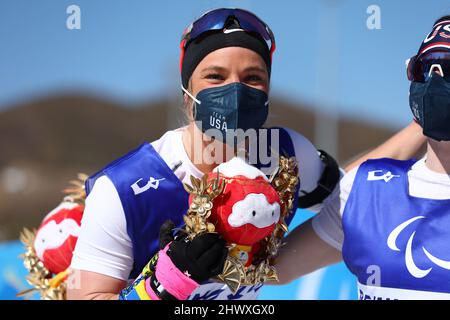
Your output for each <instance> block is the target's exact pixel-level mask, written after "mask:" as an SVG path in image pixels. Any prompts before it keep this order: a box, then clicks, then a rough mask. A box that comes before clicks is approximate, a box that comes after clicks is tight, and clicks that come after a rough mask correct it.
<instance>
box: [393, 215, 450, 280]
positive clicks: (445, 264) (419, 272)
mask: <svg viewBox="0 0 450 320" xmlns="http://www.w3.org/2000/svg"><path fill="white" fill-rule="evenodd" d="M421 219H426V217H424V216H416V217H413V218H411V219H409V220H406V221H405V222H403V223H401V224H400V225H398V226H397V227H396V228H395V229H394V230H392V232H391V233H390V234H389V237H388V239H387V245H388V247H389V249H391V250H393V251H399V252H400V251H401V250H400V249H399V248H398V246H397V244H396V241H397V238H398V237H399V235H400V234H401V233H402V232H403V230H405V229H406V227H408V226H409V225H410V224H412V223H414V222H415V221H418V220H421ZM416 232H417V230H415V231H413V232H412V233H411V235H410V236H409V239H408V242H407V243H406V248H405V264H406V268H407V269H408V272H409V273H410V274H411V275H412V276H413V277H415V278H423V277H425V276H427V275H428V274H429V273H430V271H431V270H432V269H433V267H430V268H428V269H421V268H420V267H418V266H417V264H416V262H415V261H414V257H413V241H414V237H415V235H416ZM422 251H423V252H424V254H425V255H426V256H427V258H428V259H429V260H430V262H431V263H433V264H435V265H437V266H439V267H441V268H444V269H446V270H450V261H447V260H442V259H440V258H438V257H436V256H434V255H432V254H431V253H430V252H429V251H428V250H427V249H426V248H425V246H422Z"/></svg>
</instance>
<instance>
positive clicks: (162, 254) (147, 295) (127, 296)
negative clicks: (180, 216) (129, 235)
mask: <svg viewBox="0 0 450 320" xmlns="http://www.w3.org/2000/svg"><path fill="white" fill-rule="evenodd" d="M173 228H174V225H173V223H172V222H171V221H166V222H165V223H164V224H163V226H162V227H161V229H160V237H159V238H160V247H161V250H160V251H159V252H158V257H157V261H156V260H155V259H154V258H153V259H152V260H151V262H150V263H149V264H148V265H147V266H146V267H145V268H144V270H143V272H142V273H141V276H140V277H138V278H137V279H136V280H135V281H134V282H133V284H132V285H131V286H130V287H128V288H125V289H124V290H122V292H121V294H120V295H119V298H120V299H123V300H144V299H146V300H148V299H151V300H173V299H176V300H186V299H187V298H188V297H189V296H190V295H191V293H192V292H193V291H194V290H195V289H196V288H197V287H198V286H199V285H200V284H201V283H202V282H204V281H206V280H208V279H210V278H213V277H216V276H217V275H219V274H220V273H222V271H223V267H224V264H225V260H226V257H227V254H228V250H227V248H226V247H225V241H224V240H223V239H222V238H221V237H220V236H219V235H218V234H217V233H204V234H201V235H199V236H197V237H195V238H194V239H193V240H192V241H191V240H189V239H188V238H187V237H185V236H177V237H175V238H173V236H172V230H173ZM155 261H156V262H155Z"/></svg>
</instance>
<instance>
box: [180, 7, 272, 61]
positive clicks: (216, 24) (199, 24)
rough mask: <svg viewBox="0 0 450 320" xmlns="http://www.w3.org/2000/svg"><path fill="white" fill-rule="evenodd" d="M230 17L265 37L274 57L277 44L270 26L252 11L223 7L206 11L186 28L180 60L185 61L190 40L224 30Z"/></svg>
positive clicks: (248, 29) (248, 30) (247, 30)
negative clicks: (185, 53)
mask: <svg viewBox="0 0 450 320" xmlns="http://www.w3.org/2000/svg"><path fill="white" fill-rule="evenodd" d="M230 18H234V19H236V20H237V22H238V23H239V26H240V27H241V29H242V30H244V31H246V32H253V33H255V34H257V35H259V36H260V37H261V38H262V39H264V41H266V43H267V46H268V48H269V50H270V58H272V55H273V52H274V51H275V47H276V46H275V36H274V35H273V32H272V30H270V28H269V26H268V25H267V24H266V23H265V22H264V21H262V20H261V19H260V18H258V17H257V16H256V15H255V14H253V13H251V12H250V11H247V10H243V9H237V8H222V9H215V10H211V11H208V12H206V13H205V14H203V15H202V16H201V17H200V18H198V19H197V20H195V21H194V22H193V23H192V24H191V25H189V27H187V28H186V29H185V30H184V32H183V35H182V37H181V43H180V49H181V59H180V60H181V61H180V62H181V63H182V62H183V57H184V52H185V49H186V47H187V45H188V44H189V42H190V41H192V40H195V39H197V38H198V37H199V36H201V35H203V34H204V33H205V32H210V31H219V30H223V29H224V28H225V27H226V25H227V23H228V21H229V19H230Z"/></svg>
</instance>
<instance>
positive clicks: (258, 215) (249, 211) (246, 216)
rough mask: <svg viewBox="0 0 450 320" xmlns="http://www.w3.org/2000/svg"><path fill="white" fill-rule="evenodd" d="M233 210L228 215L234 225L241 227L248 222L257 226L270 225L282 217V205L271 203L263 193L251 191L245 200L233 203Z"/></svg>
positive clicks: (229, 221) (231, 224)
mask: <svg viewBox="0 0 450 320" xmlns="http://www.w3.org/2000/svg"><path fill="white" fill-rule="evenodd" d="M232 210H233V211H232V212H231V214H230V215H229V216H228V223H229V224H230V226H232V227H235V228H237V227H241V226H243V225H245V224H247V223H249V224H251V225H253V226H255V227H256V228H265V227H269V226H271V225H273V224H275V223H277V222H278V220H279V219H280V205H279V204H278V203H277V202H275V203H273V204H270V203H269V202H268V201H267V198H266V196H265V195H264V194H262V193H250V194H248V195H247V196H246V197H245V198H244V199H243V200H241V201H238V202H236V203H235V204H234V205H233V209H232Z"/></svg>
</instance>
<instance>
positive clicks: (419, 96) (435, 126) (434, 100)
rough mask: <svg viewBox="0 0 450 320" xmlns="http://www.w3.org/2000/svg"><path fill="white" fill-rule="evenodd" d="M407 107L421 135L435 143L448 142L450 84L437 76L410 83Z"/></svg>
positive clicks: (449, 135)
mask: <svg viewBox="0 0 450 320" xmlns="http://www.w3.org/2000/svg"><path fill="white" fill-rule="evenodd" d="M409 106H410V107H411V111H412V113H413V115H414V117H415V118H416V120H417V122H418V123H419V124H420V125H421V126H422V128H423V134H424V135H426V136H427V137H430V138H432V139H434V140H437V141H450V83H449V82H447V81H446V80H445V79H444V78H443V77H441V76H440V75H439V74H433V75H432V76H431V77H430V79H429V80H428V81H427V82H424V83H422V82H411V87H410V89H409Z"/></svg>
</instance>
